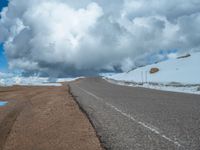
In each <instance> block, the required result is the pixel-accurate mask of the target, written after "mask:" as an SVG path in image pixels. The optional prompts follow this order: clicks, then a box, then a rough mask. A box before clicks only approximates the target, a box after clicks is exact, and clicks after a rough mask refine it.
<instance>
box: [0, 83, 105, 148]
mask: <svg viewBox="0 0 200 150" xmlns="http://www.w3.org/2000/svg"><path fill="white" fill-rule="evenodd" d="M0 100H1V101H7V102H8V104H7V105H6V106H3V107H0V150H33V149H37V150H55V149H59V150H66V149H70V150H79V149H81V150H100V149H102V148H101V144H100V141H99V139H98V137H97V136H96V133H95V130H94V129H93V127H92V125H91V124H90V122H89V120H88V119H87V117H86V115H85V114H84V113H82V111H81V110H80V109H79V107H78V105H77V104H76V102H75V101H74V100H73V97H72V96H71V94H70V93H69V88H68V87H67V85H64V86H61V87H36V86H35V87H33V86H32V87H28V86H13V87H0Z"/></svg>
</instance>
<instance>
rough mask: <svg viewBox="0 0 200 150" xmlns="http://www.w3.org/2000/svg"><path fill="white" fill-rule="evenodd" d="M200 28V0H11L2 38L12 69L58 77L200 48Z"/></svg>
mask: <svg viewBox="0 0 200 150" xmlns="http://www.w3.org/2000/svg"><path fill="white" fill-rule="evenodd" d="M0 3H1V5H4V4H3V3H4V0H0ZM199 27H200V1H199V0H187V1H186V0H109V1H108V0H73V1H72V0H9V3H8V7H4V8H3V10H2V11H1V19H0V43H1V45H3V51H4V53H5V56H6V58H7V61H8V65H9V69H11V70H12V69H20V70H23V71H25V72H26V74H27V75H31V74H35V73H39V74H41V75H43V74H45V75H49V76H55V77H57V76H65V75H69V74H91V73H96V72H99V71H128V70H130V69H132V68H134V67H137V66H140V65H144V64H149V63H153V62H156V61H161V60H165V59H167V58H168V56H169V54H170V53H185V52H191V51H200V28H199ZM0 49H1V48H0ZM0 51H2V50H0ZM1 53H2V52H1ZM1 57H3V55H2V56H1ZM3 60H4V66H6V63H5V58H3Z"/></svg>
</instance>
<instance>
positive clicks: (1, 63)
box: [0, 0, 8, 72]
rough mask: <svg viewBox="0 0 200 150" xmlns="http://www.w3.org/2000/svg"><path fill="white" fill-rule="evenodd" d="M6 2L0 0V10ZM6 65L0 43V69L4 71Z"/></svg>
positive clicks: (5, 0)
mask: <svg viewBox="0 0 200 150" xmlns="http://www.w3.org/2000/svg"><path fill="white" fill-rule="evenodd" d="M7 4H8V1H7V0H0V12H1V10H2V8H3V7H6V6H7ZM7 68H8V66H7V60H6V57H5V55H4V51H3V45H2V44H0V71H2V72H5V71H6V70H7Z"/></svg>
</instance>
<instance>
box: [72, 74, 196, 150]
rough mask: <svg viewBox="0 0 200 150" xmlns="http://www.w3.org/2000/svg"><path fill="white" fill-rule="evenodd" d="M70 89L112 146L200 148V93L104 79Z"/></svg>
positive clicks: (84, 81) (116, 149)
mask: <svg viewBox="0 0 200 150" xmlns="http://www.w3.org/2000/svg"><path fill="white" fill-rule="evenodd" d="M70 87H71V92H72V94H73V95H74V96H75V97H76V100H77V101H78V103H79V104H80V106H81V107H82V108H83V109H84V111H86V113H87V114H88V116H89V118H90V120H91V121H92V123H93V124H94V126H95V128H96V131H97V133H98V135H99V136H100V139H101V141H102V142H103V144H104V145H105V147H106V148H107V149H112V150H131V149H132V150H199V149H200V96H199V95H192V94H183V93H173V92H163V91H157V90H151V89H145V88H135V87H126V86H120V85H114V84H111V83H108V82H107V81H105V80H103V79H101V78H85V79H80V80H78V81H76V82H73V83H70Z"/></svg>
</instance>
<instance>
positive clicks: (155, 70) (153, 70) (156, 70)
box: [149, 68, 159, 74]
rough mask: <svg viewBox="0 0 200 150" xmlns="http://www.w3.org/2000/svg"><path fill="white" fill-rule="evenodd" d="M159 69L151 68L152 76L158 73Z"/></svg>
mask: <svg viewBox="0 0 200 150" xmlns="http://www.w3.org/2000/svg"><path fill="white" fill-rule="evenodd" d="M158 71H159V69H158V68H151V70H150V71H149V72H150V73H151V74H153V73H156V72H158Z"/></svg>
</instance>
